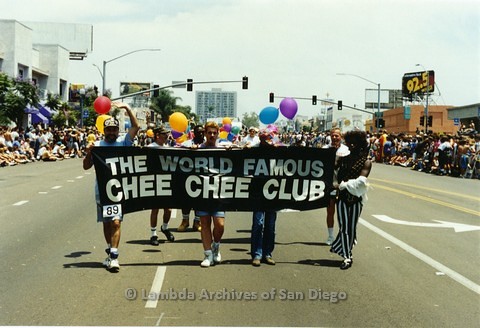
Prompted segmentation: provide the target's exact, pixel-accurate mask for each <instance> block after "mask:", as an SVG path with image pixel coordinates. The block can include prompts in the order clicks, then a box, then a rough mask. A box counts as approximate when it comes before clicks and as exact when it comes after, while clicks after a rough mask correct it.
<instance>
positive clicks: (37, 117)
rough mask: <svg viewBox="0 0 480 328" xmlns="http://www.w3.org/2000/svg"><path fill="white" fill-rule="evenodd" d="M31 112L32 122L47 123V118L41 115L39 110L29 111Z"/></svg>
mask: <svg viewBox="0 0 480 328" xmlns="http://www.w3.org/2000/svg"><path fill="white" fill-rule="evenodd" d="M31 114H32V124H38V123H43V124H48V118H46V117H45V116H43V115H42V114H41V113H40V112H38V113H31Z"/></svg>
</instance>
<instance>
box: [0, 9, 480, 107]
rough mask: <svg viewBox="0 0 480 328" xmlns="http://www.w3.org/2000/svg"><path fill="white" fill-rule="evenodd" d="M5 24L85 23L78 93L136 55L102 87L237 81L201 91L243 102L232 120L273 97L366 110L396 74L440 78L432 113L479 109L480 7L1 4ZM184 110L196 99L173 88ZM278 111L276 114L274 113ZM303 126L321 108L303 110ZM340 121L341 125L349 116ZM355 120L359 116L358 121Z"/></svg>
mask: <svg viewBox="0 0 480 328" xmlns="http://www.w3.org/2000/svg"><path fill="white" fill-rule="evenodd" d="M0 8H2V10H1V12H0V18H2V19H16V20H18V21H20V22H22V21H45V22H61V23H78V24H91V25H93V27H94V49H93V52H92V53H90V54H89V55H88V57H87V58H86V59H85V60H84V61H79V62H71V70H70V78H71V79H72V80H73V82H78V83H86V84H88V85H93V84H96V85H98V86H100V85H101V77H100V74H99V72H98V70H97V69H96V68H95V67H94V66H93V64H96V65H98V66H100V67H101V66H102V62H103V61H104V60H110V59H112V58H115V57H117V56H120V55H122V54H124V53H127V52H129V51H132V50H135V49H141V48H161V49H162V51H161V52H142V53H136V54H132V55H129V56H127V57H124V58H121V59H119V60H116V61H113V62H111V63H109V64H108V65H107V87H108V88H111V89H112V90H113V91H114V96H115V94H118V88H119V83H120V81H136V82H153V83H155V84H159V85H168V84H170V83H171V82H172V81H175V80H186V79H187V78H193V79H194V80H195V81H210V80H237V79H238V80H240V79H241V77H242V76H244V75H246V76H248V77H249V82H250V83H249V90H242V89H241V84H240V83H239V84H223V85H221V84H220V85H196V86H195V87H194V89H195V90H210V89H211V88H212V87H219V88H222V89H224V90H232V91H237V92H238V110H239V113H240V114H241V113H243V112H257V113H259V112H260V110H261V109H262V108H264V107H266V106H269V105H270V104H269V103H268V93H269V92H274V93H275V94H276V95H279V96H291V97H311V95H313V94H316V95H317V96H318V98H319V99H321V98H326V97H327V95H328V98H331V99H335V100H342V101H343V103H344V104H347V105H351V106H353V105H356V106H357V107H363V104H364V101H365V89H366V88H376V86H375V85H374V84H371V83H369V82H366V81H364V80H361V79H358V78H355V77H352V76H339V75H337V74H336V73H350V74H356V75H359V76H362V77H364V78H366V79H369V80H371V81H374V82H376V83H381V86H382V88H386V89H400V88H401V80H402V76H403V74H405V73H407V72H415V71H421V70H422V69H421V68H420V67H417V66H415V65H416V64H417V63H420V64H422V65H423V66H424V67H425V68H426V69H428V70H434V71H435V81H436V83H437V86H438V88H437V91H436V92H435V95H433V96H432V101H433V102H434V103H437V104H439V105H456V106H461V105H468V104H472V103H478V102H480V83H479V76H480V2H479V1H473V0H470V1H465V0H459V1H454V0H450V1H444V0H437V1H433V0H431V1H427V0H417V1H411V0H403V1H396V0H395V1H393V0H382V1H373V0H351V1H343V0H339V1H333V0H328V1H326V0H238V1H221V0H219V1H213V0H197V1H195V0H184V1H182V0H175V1H174V0H147V1H145V0H142V1H132V0H130V1H127V0H102V1H98V0H96V1H93V0H83V1H81V2H71V1H62V0H42V1H40V0H15V1H11V0H0ZM174 91H175V96H177V97H180V98H182V104H183V105H191V106H192V107H194V105H195V104H194V96H193V94H192V93H187V92H186V91H185V90H182V89H174ZM279 102H280V100H276V103H275V104H274V105H277V106H278V103H279ZM298 105H299V111H298V113H299V114H301V115H309V116H310V115H313V114H315V113H317V112H318V111H319V106H313V105H312V104H311V102H310V101H306V100H299V101H298ZM348 112H349V111H344V113H342V114H348ZM355 113H358V112H355Z"/></svg>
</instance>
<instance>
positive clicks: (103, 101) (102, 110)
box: [93, 96, 112, 115]
mask: <svg viewBox="0 0 480 328" xmlns="http://www.w3.org/2000/svg"><path fill="white" fill-rule="evenodd" d="M93 108H95V111H96V112H97V113H98V114H100V115H103V114H106V113H108V112H109V111H110V108H112V101H111V100H110V98H108V97H105V96H100V97H97V99H95V101H94V102H93Z"/></svg>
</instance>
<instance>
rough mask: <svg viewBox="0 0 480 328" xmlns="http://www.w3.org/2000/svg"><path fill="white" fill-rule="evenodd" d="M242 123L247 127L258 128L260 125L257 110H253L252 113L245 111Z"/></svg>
mask: <svg viewBox="0 0 480 328" xmlns="http://www.w3.org/2000/svg"><path fill="white" fill-rule="evenodd" d="M242 124H243V125H245V126H247V127H251V126H254V127H257V128H258V127H259V126H260V120H259V118H258V114H257V113H255V112H251V113H250V114H248V113H243V118H242Z"/></svg>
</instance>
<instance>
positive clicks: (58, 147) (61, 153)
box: [52, 141, 68, 160]
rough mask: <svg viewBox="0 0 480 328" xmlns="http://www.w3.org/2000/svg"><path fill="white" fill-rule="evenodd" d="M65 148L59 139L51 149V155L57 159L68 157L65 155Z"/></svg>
mask: <svg viewBox="0 0 480 328" xmlns="http://www.w3.org/2000/svg"><path fill="white" fill-rule="evenodd" d="M65 148H66V147H65V145H64V144H63V143H62V142H61V141H58V142H57V143H56V144H55V146H54V147H53V149H52V155H54V156H55V157H56V158H58V159H59V160H62V159H64V158H68V156H65Z"/></svg>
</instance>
